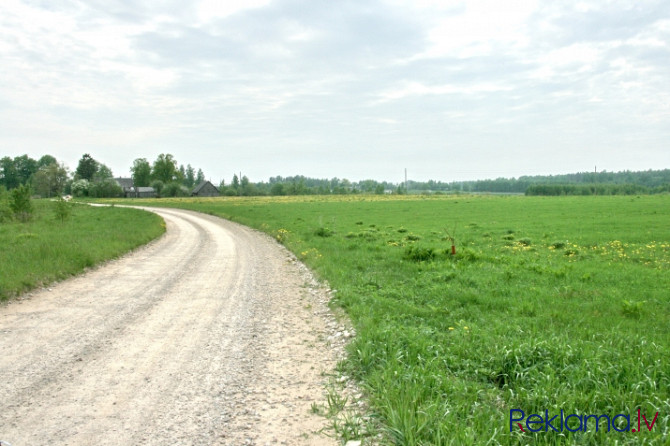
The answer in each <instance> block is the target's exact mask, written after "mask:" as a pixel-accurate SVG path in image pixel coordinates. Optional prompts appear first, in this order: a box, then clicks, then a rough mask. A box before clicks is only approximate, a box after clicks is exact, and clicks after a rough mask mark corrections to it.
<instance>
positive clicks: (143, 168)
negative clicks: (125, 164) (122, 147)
mask: <svg viewBox="0 0 670 446" xmlns="http://www.w3.org/2000/svg"><path fill="white" fill-rule="evenodd" d="M130 172H131V176H132V178H133V184H134V185H135V187H147V186H149V184H151V164H149V161H147V159H146V158H137V159H136V160H135V161H133V167H131V168H130Z"/></svg>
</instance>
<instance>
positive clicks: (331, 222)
mask: <svg viewBox="0 0 670 446" xmlns="http://www.w3.org/2000/svg"><path fill="white" fill-rule="evenodd" d="M145 203H147V204H152V205H161V206H177V207H183V208H190V209H195V210H199V211H203V212H207V213H211V214H215V215H220V216H223V217H226V218H229V219H231V220H235V221H238V222H241V223H243V224H246V225H249V226H252V227H255V228H258V229H261V230H263V231H266V232H268V233H270V234H272V235H273V236H275V237H276V238H277V239H278V240H280V241H281V242H282V243H283V244H285V245H286V246H287V247H288V248H289V249H291V250H292V251H293V252H294V253H296V255H298V256H299V257H300V258H301V259H302V260H303V261H304V262H305V263H307V264H308V265H309V266H310V267H311V268H312V269H313V270H314V271H315V272H316V273H317V274H318V275H319V276H320V277H321V278H322V279H325V280H327V281H328V282H329V283H330V285H331V286H332V287H333V288H335V289H336V290H337V293H336V298H335V301H334V304H335V305H338V306H340V307H342V308H343V309H345V310H346V312H347V314H348V315H349V316H350V318H351V320H352V322H353V324H354V326H355V328H356V331H357V336H356V338H355V340H354V341H353V342H352V343H351V345H350V347H349V358H348V360H347V361H346V362H345V363H344V364H343V365H342V367H343V368H344V369H345V372H346V373H347V374H351V375H353V376H355V377H356V378H357V379H358V380H359V381H360V383H361V385H362V387H363V388H364V389H365V390H366V391H367V394H368V396H369V399H370V401H371V403H372V407H373V411H374V413H375V416H376V417H377V419H378V420H379V421H380V422H381V424H382V426H383V428H382V429H383V431H384V432H385V434H386V435H387V441H389V442H391V443H392V444H398V445H442V444H445V445H446V444H459V445H460V444H473V445H475V444H476V445H479V444H505V445H507V444H594V445H595V444H606V443H607V444H663V443H664V442H666V441H668V440H667V438H668V433H669V431H668V425H669V422H668V421H669V418H670V329H669V327H670V291H669V290H670V196H667V195H665V196H642V197H619V196H614V197H492V196H452V197H434V198H417V197H414V198H411V197H406V198H391V197H347V198H338V197H334V198H320V197H305V198H275V199H270V198H256V199H253V198H251V199H209V200H207V199H199V200H198V199H196V200H193V199H182V200H179V199H173V200H158V201H148V202H145ZM454 228H455V239H456V249H457V254H456V255H455V256H452V255H451V254H450V250H451V242H450V241H449V240H448V237H447V234H446V232H447V231H445V229H447V230H448V232H450V233H452V235H454V234H453V232H454ZM512 409H520V410H523V411H524V412H525V414H526V416H528V415H530V414H542V416H544V415H545V410H547V411H548V413H549V415H550V417H552V416H553V415H556V414H560V411H561V409H562V410H564V413H565V415H566V416H567V415H569V414H581V415H583V416H586V415H598V416H600V415H603V414H605V415H609V416H610V417H614V416H616V415H618V414H624V415H628V416H629V417H630V422H631V424H630V426H629V427H630V429H633V428H634V429H637V410H638V409H640V410H641V413H642V414H643V415H646V416H647V420H648V422H649V423H651V422H652V421H653V418H654V414H655V413H656V412H658V417H657V419H656V422H655V424H654V425H653V427H652V429H651V431H649V429H648V428H647V427H645V423H644V421H642V424H641V426H642V432H638V433H632V432H616V431H614V428H613V427H612V428H611V431H610V432H609V433H607V420H606V419H604V418H603V419H601V423H600V424H599V430H598V432H596V430H595V422H594V421H593V419H591V421H590V423H589V424H587V429H586V432H584V431H583V430H582V431H579V432H574V433H572V432H568V431H567V430H566V429H563V431H562V432H553V431H551V428H549V427H547V428H548V429H549V432H544V429H543V431H542V432H537V433H531V432H529V431H528V430H527V425H525V424H524V425H523V426H524V430H525V431H526V432H522V431H521V430H520V429H519V428H518V427H517V425H516V424H514V425H512V432H510V417H511V412H510V411H511V410H512ZM518 415H519V412H514V417H515V418H517V417H518ZM559 417H560V416H559ZM535 420H537V419H535ZM525 421H526V420H523V422H524V423H525ZM571 423H572V424H570V425H569V426H571V429H573V430H574V429H575V427H576V426H577V425H578V424H579V423H580V422H579V420H576V419H574V418H573V419H572V421H571ZM626 425H627V422H626V420H625V419H624V418H623V417H619V418H618V419H617V423H616V426H617V428H619V429H624V428H626ZM533 426H534V425H532V424H531V427H533ZM541 426H544V425H541ZM552 426H554V427H558V426H560V423H558V422H556V421H554V422H552ZM535 429H537V425H535Z"/></svg>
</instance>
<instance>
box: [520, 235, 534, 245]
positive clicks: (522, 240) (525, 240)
mask: <svg viewBox="0 0 670 446" xmlns="http://www.w3.org/2000/svg"><path fill="white" fill-rule="evenodd" d="M517 242H519V244H520V245H523V246H530V245H532V244H533V242H532V240H531V239H529V238H528V237H524V238H520V239H519V240H517Z"/></svg>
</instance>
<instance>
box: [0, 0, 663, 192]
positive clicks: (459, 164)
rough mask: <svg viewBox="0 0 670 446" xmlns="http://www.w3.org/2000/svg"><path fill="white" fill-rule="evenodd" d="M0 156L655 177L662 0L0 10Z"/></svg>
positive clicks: (344, 172)
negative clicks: (167, 157) (650, 172)
mask: <svg viewBox="0 0 670 446" xmlns="http://www.w3.org/2000/svg"><path fill="white" fill-rule="evenodd" d="M0 61H1V63H0V157H2V156H12V157H14V156H17V155H21V154H24V153H27V154H29V155H31V156H33V157H35V158H38V157H39V156H41V155H43V154H51V155H53V156H55V157H56V158H58V159H59V160H61V161H63V162H65V164H66V165H67V166H68V167H69V168H70V169H71V170H74V169H75V168H76V166H77V161H78V160H79V158H81V156H82V154H84V153H90V154H91V155H92V156H93V157H94V158H95V159H97V160H98V161H101V162H103V163H105V164H107V165H108V166H109V167H111V168H112V170H113V171H114V174H115V175H117V176H128V175H129V168H130V166H131V165H132V162H133V160H134V159H135V158H139V157H144V158H147V159H148V160H149V161H151V162H153V160H155V159H156V157H157V155H158V154H159V153H172V154H173V155H174V156H175V158H176V159H177V161H178V162H179V163H183V164H187V163H190V164H192V165H193V166H194V167H196V168H197V167H201V168H202V169H203V170H204V171H205V174H206V175H207V177H208V178H210V179H212V180H213V181H215V182H218V181H219V180H220V179H222V178H225V179H226V181H229V180H230V178H231V177H232V175H233V172H240V171H241V172H242V174H243V175H247V176H248V177H249V178H250V179H251V180H252V181H260V180H267V179H268V177H270V176H275V175H282V176H288V175H296V174H302V175H305V176H311V177H319V178H322V177H323V178H326V177H327V178H332V177H339V178H348V179H350V180H361V179H365V178H373V179H378V180H390V181H400V180H402V178H403V176H404V173H403V172H404V169H405V168H407V170H408V174H409V177H410V178H411V179H416V180H427V179H436V180H442V181H453V180H467V179H480V178H495V177H500V176H505V177H512V176H514V177H518V176H521V175H532V174H556V173H569V172H580V171H592V170H593V169H594V168H595V167H596V166H597V168H598V170H603V169H605V170H609V171H617V170H624V169H630V170H646V169H662V168H670V1H668V0H658V1H645V0H633V1H625V0H621V1H619V0H617V1H606V0H587V1H558V0H551V1H530V0H519V1H514V0H509V1H500V0H476V1H430V0H419V1H417V0H407V1H405V0H380V1H367V0H356V1H336V0H323V1H320V0H310V1H293V0H239V1H229V0H223V1H216V0H202V1H195V0H194V1H183V0H166V1H160V2H158V1H145V2H140V1H132V0H88V1H74V0H24V1H21V0H1V1H0Z"/></svg>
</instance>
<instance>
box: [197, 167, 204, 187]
mask: <svg viewBox="0 0 670 446" xmlns="http://www.w3.org/2000/svg"><path fill="white" fill-rule="evenodd" d="M203 181H205V173H204V172H203V171H202V169H198V176H197V177H196V178H195V184H200V183H202V182H203Z"/></svg>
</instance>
